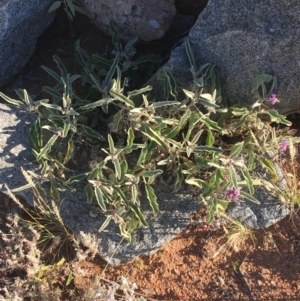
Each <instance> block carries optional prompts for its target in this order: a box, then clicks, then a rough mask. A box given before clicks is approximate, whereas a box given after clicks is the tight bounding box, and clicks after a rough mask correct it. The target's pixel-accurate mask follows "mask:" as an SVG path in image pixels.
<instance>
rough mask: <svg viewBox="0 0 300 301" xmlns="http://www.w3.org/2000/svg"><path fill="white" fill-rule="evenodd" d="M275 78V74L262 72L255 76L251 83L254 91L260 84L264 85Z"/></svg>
mask: <svg viewBox="0 0 300 301" xmlns="http://www.w3.org/2000/svg"><path fill="white" fill-rule="evenodd" d="M272 79H273V76H271V75H269V74H260V75H258V76H256V77H255V78H254V80H253V81H252V84H251V90H252V92H255V91H257V90H258V89H259V86H261V85H264V83H267V82H269V81H271V80H272Z"/></svg>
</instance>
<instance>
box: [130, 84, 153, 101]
mask: <svg viewBox="0 0 300 301" xmlns="http://www.w3.org/2000/svg"><path fill="white" fill-rule="evenodd" d="M152 89H153V88H152V87H151V86H149V85H148V86H146V87H144V88H141V89H139V90H133V91H130V92H129V93H128V98H131V97H135V96H138V95H140V94H143V93H146V92H148V91H151V90H152Z"/></svg>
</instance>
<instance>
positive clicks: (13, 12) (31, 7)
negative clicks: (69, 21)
mask: <svg viewBox="0 0 300 301" xmlns="http://www.w3.org/2000/svg"><path fill="white" fill-rule="evenodd" d="M53 2H54V0H38V1H37V0H26V3H24V2H23V1H20V0H2V1H0V86H3V85H4V84H5V83H6V82H7V81H8V80H9V79H10V78H11V77H12V76H14V75H15V74H16V73H17V72H18V71H19V70H20V69H21V68H22V67H23V66H24V65H25V64H26V63H27V61H28V60H29V58H30V56H31V55H32V54H33V52H34V49H35V45H36V40H37V38H38V36H39V35H40V34H41V33H42V32H43V31H44V30H45V29H46V28H47V27H48V26H49V25H50V24H51V22H52V21H53V19H54V15H55V14H54V13H51V14H48V9H49V7H50V6H51V4H52V3H53Z"/></svg>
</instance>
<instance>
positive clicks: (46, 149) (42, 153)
mask: <svg viewBox="0 0 300 301" xmlns="http://www.w3.org/2000/svg"><path fill="white" fill-rule="evenodd" d="M57 138H58V136H57V135H53V136H52V137H51V138H50V139H49V141H48V142H47V143H46V145H45V146H44V147H43V148H41V150H40V152H39V154H38V155H37V158H36V160H37V161H38V162H39V161H40V160H41V159H42V158H43V156H45V155H47V154H48V153H49V152H50V151H51V147H52V145H53V144H54V143H55V141H56V140H57Z"/></svg>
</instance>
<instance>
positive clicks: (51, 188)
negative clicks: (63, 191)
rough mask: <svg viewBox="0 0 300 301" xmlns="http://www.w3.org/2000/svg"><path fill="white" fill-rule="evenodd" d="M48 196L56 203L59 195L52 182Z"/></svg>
mask: <svg viewBox="0 0 300 301" xmlns="http://www.w3.org/2000/svg"><path fill="white" fill-rule="evenodd" d="M50 194H51V196H52V197H53V199H54V200H56V201H58V200H59V199H60V194H59V192H58V190H57V189H56V187H55V184H54V183H53V181H51V185H50Z"/></svg>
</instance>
